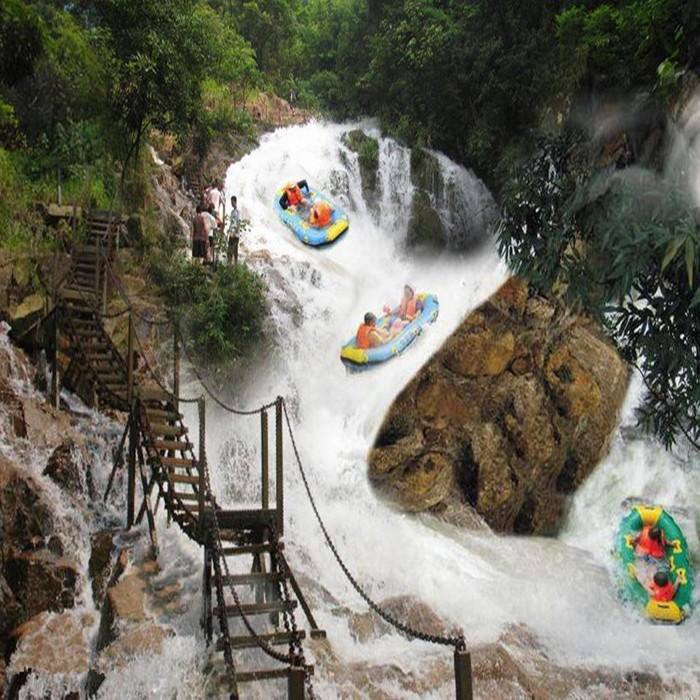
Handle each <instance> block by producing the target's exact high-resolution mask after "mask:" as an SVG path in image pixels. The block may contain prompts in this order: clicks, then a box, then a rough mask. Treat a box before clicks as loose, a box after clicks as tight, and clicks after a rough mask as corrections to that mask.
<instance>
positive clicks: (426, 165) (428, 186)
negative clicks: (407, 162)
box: [411, 148, 445, 200]
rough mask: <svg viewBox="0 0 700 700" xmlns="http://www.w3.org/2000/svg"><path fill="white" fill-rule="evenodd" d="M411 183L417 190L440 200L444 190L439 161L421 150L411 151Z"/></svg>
mask: <svg viewBox="0 0 700 700" xmlns="http://www.w3.org/2000/svg"><path fill="white" fill-rule="evenodd" d="M411 182H412V183H413V185H414V187H416V188H417V189H421V190H425V191H426V192H428V193H429V194H432V195H433V196H434V197H435V198H436V199H438V200H439V199H440V198H441V197H442V195H443V192H444V189H445V181H444V179H443V177H442V169H441V168H440V161H438V159H437V157H436V156H434V155H432V154H431V153H428V151H425V150H424V149H422V148H414V149H412V150H411Z"/></svg>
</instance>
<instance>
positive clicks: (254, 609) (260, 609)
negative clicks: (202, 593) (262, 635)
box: [214, 600, 297, 617]
mask: <svg viewBox="0 0 700 700" xmlns="http://www.w3.org/2000/svg"><path fill="white" fill-rule="evenodd" d="M296 607H297V602H296V600H290V601H289V602H288V603H287V602H285V601H283V600H273V601H270V602H267V603H242V604H241V607H240V610H239V609H238V606H237V605H227V606H226V614H227V615H228V616H229V617H240V615H241V611H242V612H243V614H244V615H246V617H248V616H252V615H269V614H270V613H278V612H282V611H284V610H287V611H290V612H291V611H292V610H294V608H296ZM214 614H215V615H218V614H219V607H218V606H217V607H216V608H214Z"/></svg>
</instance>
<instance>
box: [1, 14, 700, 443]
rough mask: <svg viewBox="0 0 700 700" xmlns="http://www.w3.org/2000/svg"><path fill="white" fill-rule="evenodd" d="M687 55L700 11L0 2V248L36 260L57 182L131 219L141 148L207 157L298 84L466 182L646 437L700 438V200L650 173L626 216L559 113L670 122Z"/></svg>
mask: <svg viewBox="0 0 700 700" xmlns="http://www.w3.org/2000/svg"><path fill="white" fill-rule="evenodd" d="M699 44H700V12H698V9H697V2H696V0H609V1H608V2H604V1H600V0H522V1H521V2H510V1H507V0H469V1H465V0H381V1H380V0H209V1H207V0H100V1H99V2H97V1H92V2H91V1H89V0H76V1H75V2H67V3H66V2H51V1H49V0H37V1H35V2H31V1H29V2H27V1H25V0H3V2H2V3H1V4H0V246H2V247H5V248H7V247H10V248H12V247H23V248H32V249H39V250H41V249H42V248H47V247H50V245H51V239H47V238H46V237H45V236H44V237H42V235H40V234H39V235H37V229H36V227H35V222H34V221H33V219H32V218H31V216H28V215H22V214H21V212H26V211H28V210H29V209H30V204H31V202H32V201H33V200H35V199H49V198H50V196H51V194H52V193H53V192H55V184H56V178H57V173H58V174H60V177H61V179H62V186H63V191H64V196H65V199H66V201H72V199H74V198H77V199H79V200H80V201H89V202H92V203H93V204H96V205H98V206H102V207H107V206H109V205H110V204H111V203H112V202H115V201H116V203H117V205H118V206H120V207H122V208H124V209H132V210H133V209H142V208H143V207H144V204H145V202H146V198H147V183H148V179H147V175H148V173H147V171H148V167H149V165H148V159H147V158H145V157H144V153H145V146H146V144H147V142H148V140H149V138H152V137H153V135H154V134H160V135H161V136H162V135H166V134H167V137H168V138H170V139H172V140H173V141H174V143H175V144H176V149H179V151H180V152H181V153H190V154H195V155H199V156H201V155H203V154H205V153H206V152H207V151H208V150H209V149H210V147H211V144H212V141H213V139H214V138H215V137H216V136H217V135H219V134H222V133H225V134H240V135H244V136H246V137H248V138H251V139H254V138H255V128H254V124H253V120H252V117H251V116H250V114H249V112H248V111H247V110H246V109H245V107H246V104H247V103H249V102H250V100H251V99H252V98H253V97H255V96H256V94H257V93H259V92H266V93H275V94H277V95H280V96H282V97H287V96H288V95H289V91H290V90H291V89H292V88H293V89H294V90H295V92H296V94H297V96H298V104H299V106H300V107H304V108H306V109H310V110H313V111H315V112H317V113H319V114H323V115H327V116H329V117H332V118H336V119H345V118H352V117H357V116H360V115H371V116H376V117H378V118H379V120H380V123H381V127H382V130H383V132H384V133H385V134H387V135H390V136H393V137H394V138H396V139H398V140H399V141H401V142H403V143H406V144H407V145H409V146H411V147H418V148H420V147H429V148H434V149H437V150H440V151H443V152H444V153H446V154H447V155H448V156H450V157H451V158H452V159H454V160H456V161H457V162H460V163H463V164H465V165H467V166H468V167H471V168H473V169H474V170H475V172H476V173H477V174H478V175H479V176H480V177H481V178H482V179H483V180H484V181H485V182H486V183H487V184H488V185H489V187H491V189H492V190H493V191H494V192H495V194H496V195H497V197H498V198H499V200H500V201H501V202H502V204H503V205H504V215H505V216H504V222H506V224H507V226H504V227H502V229H501V232H500V246H501V252H502V254H503V255H504V257H506V259H507V260H508V262H509V264H510V265H511V266H512V268H513V269H514V270H516V271H518V272H520V273H521V274H524V275H526V276H527V277H528V278H530V279H531V281H532V282H533V283H534V284H535V285H537V286H538V287H540V288H542V289H544V290H547V291H549V290H551V289H559V290H564V291H563V292H562V294H563V296H565V297H566V298H567V301H569V302H574V303H576V304H579V305H581V306H582V308H583V309H584V310H586V311H588V312H589V313H592V314H593V315H596V316H598V317H599V318H601V320H603V321H604V322H606V323H608V332H609V333H610V334H611V337H613V338H614V339H615V340H616V342H617V343H618V347H619V348H620V349H621V350H622V351H623V352H624V354H625V356H626V357H627V358H628V359H629V360H631V361H633V362H636V363H638V364H640V366H641V370H642V372H643V375H644V378H645V381H646V383H647V385H648V386H649V387H650V388H651V390H650V395H649V396H650V398H649V400H648V404H647V405H646V406H645V410H646V414H645V420H646V423H647V425H648V427H650V428H651V429H652V430H654V431H655V432H656V433H657V434H659V435H660V436H661V437H662V438H663V439H664V440H665V441H666V442H667V443H671V442H673V440H674V436H675V435H676V433H677V428H678V426H679V425H680V426H681V427H682V429H683V430H684V431H685V432H686V434H687V435H689V436H691V437H693V438H694V439H695V440H698V439H700V418H699V417H698V415H697V406H698V405H700V383H699V380H698V379H697V377H698V372H697V363H698V352H699V351H698V345H697V344H698V338H700V319H699V318H698V315H699V313H700V294H699V293H698V280H699V279H700V254H698V253H697V251H698V247H700V235H699V234H698V218H699V215H698V209H697V204H696V203H695V202H693V201H692V197H690V198H689V197H688V196H687V193H685V194H684V193H683V191H682V187H681V186H680V185H679V184H678V183H676V182H673V181H671V180H668V178H665V177H660V178H657V179H656V180H654V182H653V188H652V189H653V190H654V192H655V194H653V196H651V197H647V200H646V201H647V203H648V204H649V206H644V207H639V206H636V200H637V198H638V197H639V196H640V189H639V188H640V187H643V188H644V191H645V192H646V191H647V190H649V187H648V186H647V184H646V183H644V182H643V183H642V184H641V185H640V184H639V183H634V182H631V181H630V180H629V179H619V178H617V179H615V178H613V179H611V178H607V179H602V180H601V178H600V177H599V173H598V172H597V169H599V165H600V164H599V163H596V162H595V159H594V158H591V157H590V152H589V150H587V149H588V145H587V144H586V143H585V138H586V135H585V134H583V133H582V131H581V129H580V128H579V126H580V125H578V126H577V125H576V124H572V119H571V116H572V115H574V114H576V112H577V108H578V107H579V106H581V105H588V106H590V104H591V103H594V102H598V103H600V101H601V97H605V98H609V96H610V95H616V96H618V97H621V98H624V99H626V100H627V101H628V102H629V103H632V102H633V101H636V102H637V103H638V102H639V97H640V96H643V98H644V100H643V101H644V104H645V105H647V107H648V109H649V110H650V112H652V113H655V114H657V115H660V116H658V117H657V122H661V123H663V122H664V120H665V115H666V113H667V111H668V108H669V105H673V104H676V103H677V102H678V101H679V95H680V94H681V91H682V89H683V84H684V81H685V79H686V77H687V76H690V75H693V74H694V73H695V72H697V68H698V65H700V51H699ZM619 135H620V129H618V136H619ZM623 136H626V134H623ZM632 141H633V140H632V139H630V145H631V146H632V151H633V153H632V156H633V160H634V161H635V163H639V164H642V165H645V166H647V167H650V168H652V169H654V168H655V169H656V170H658V169H659V163H658V162H657V163H653V162H650V163H641V161H640V160H639V153H637V151H636V150H635V148H634V146H635V144H634V143H633V142H632ZM614 166H615V167H619V166H623V167H625V164H624V163H622V162H621V161H620V160H618V161H616V162H615V163H614ZM668 193H672V194H673V198H669V197H670V195H669V194H668ZM676 195H677V196H676ZM654 198H656V199H654ZM657 200H658V201H665V202H667V203H670V204H669V205H668V206H663V207H655V206H654V202H655V201H657ZM630 295H631V296H632V297H633V298H634V299H636V300H637V301H635V302H634V303H632V304H628V303H627V300H628V298H629V297H630ZM640 300H641V301H640ZM610 309H612V315H611V314H610ZM681 320H682V322H681ZM215 330H216V329H215ZM211 337H215V334H214V335H212V336H211ZM674 348H682V349H683V351H682V352H675V351H674Z"/></svg>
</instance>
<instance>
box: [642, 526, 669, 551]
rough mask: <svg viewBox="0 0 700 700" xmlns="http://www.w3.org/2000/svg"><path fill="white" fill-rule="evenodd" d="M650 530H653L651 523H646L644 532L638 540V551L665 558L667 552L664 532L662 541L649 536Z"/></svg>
mask: <svg viewBox="0 0 700 700" xmlns="http://www.w3.org/2000/svg"><path fill="white" fill-rule="evenodd" d="M649 530H651V525H645V526H644V527H643V528H642V532H641V534H640V535H639V539H638V540H637V547H638V548H639V552H638V553H639V554H642V555H644V554H648V555H649V556H651V557H654V558H655V559H663V557H664V556H665V554H666V548H665V547H664V545H663V534H662V535H661V542H657V541H656V540H653V539H651V537H649Z"/></svg>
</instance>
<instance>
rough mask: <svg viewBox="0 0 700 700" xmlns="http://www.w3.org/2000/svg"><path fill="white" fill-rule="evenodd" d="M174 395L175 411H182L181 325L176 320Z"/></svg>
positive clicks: (174, 335)
mask: <svg viewBox="0 0 700 700" xmlns="http://www.w3.org/2000/svg"><path fill="white" fill-rule="evenodd" d="M173 357H174V359H173V394H174V395H175V410H176V411H179V410H180V324H179V322H178V321H177V319H175V323H174V328H173Z"/></svg>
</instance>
